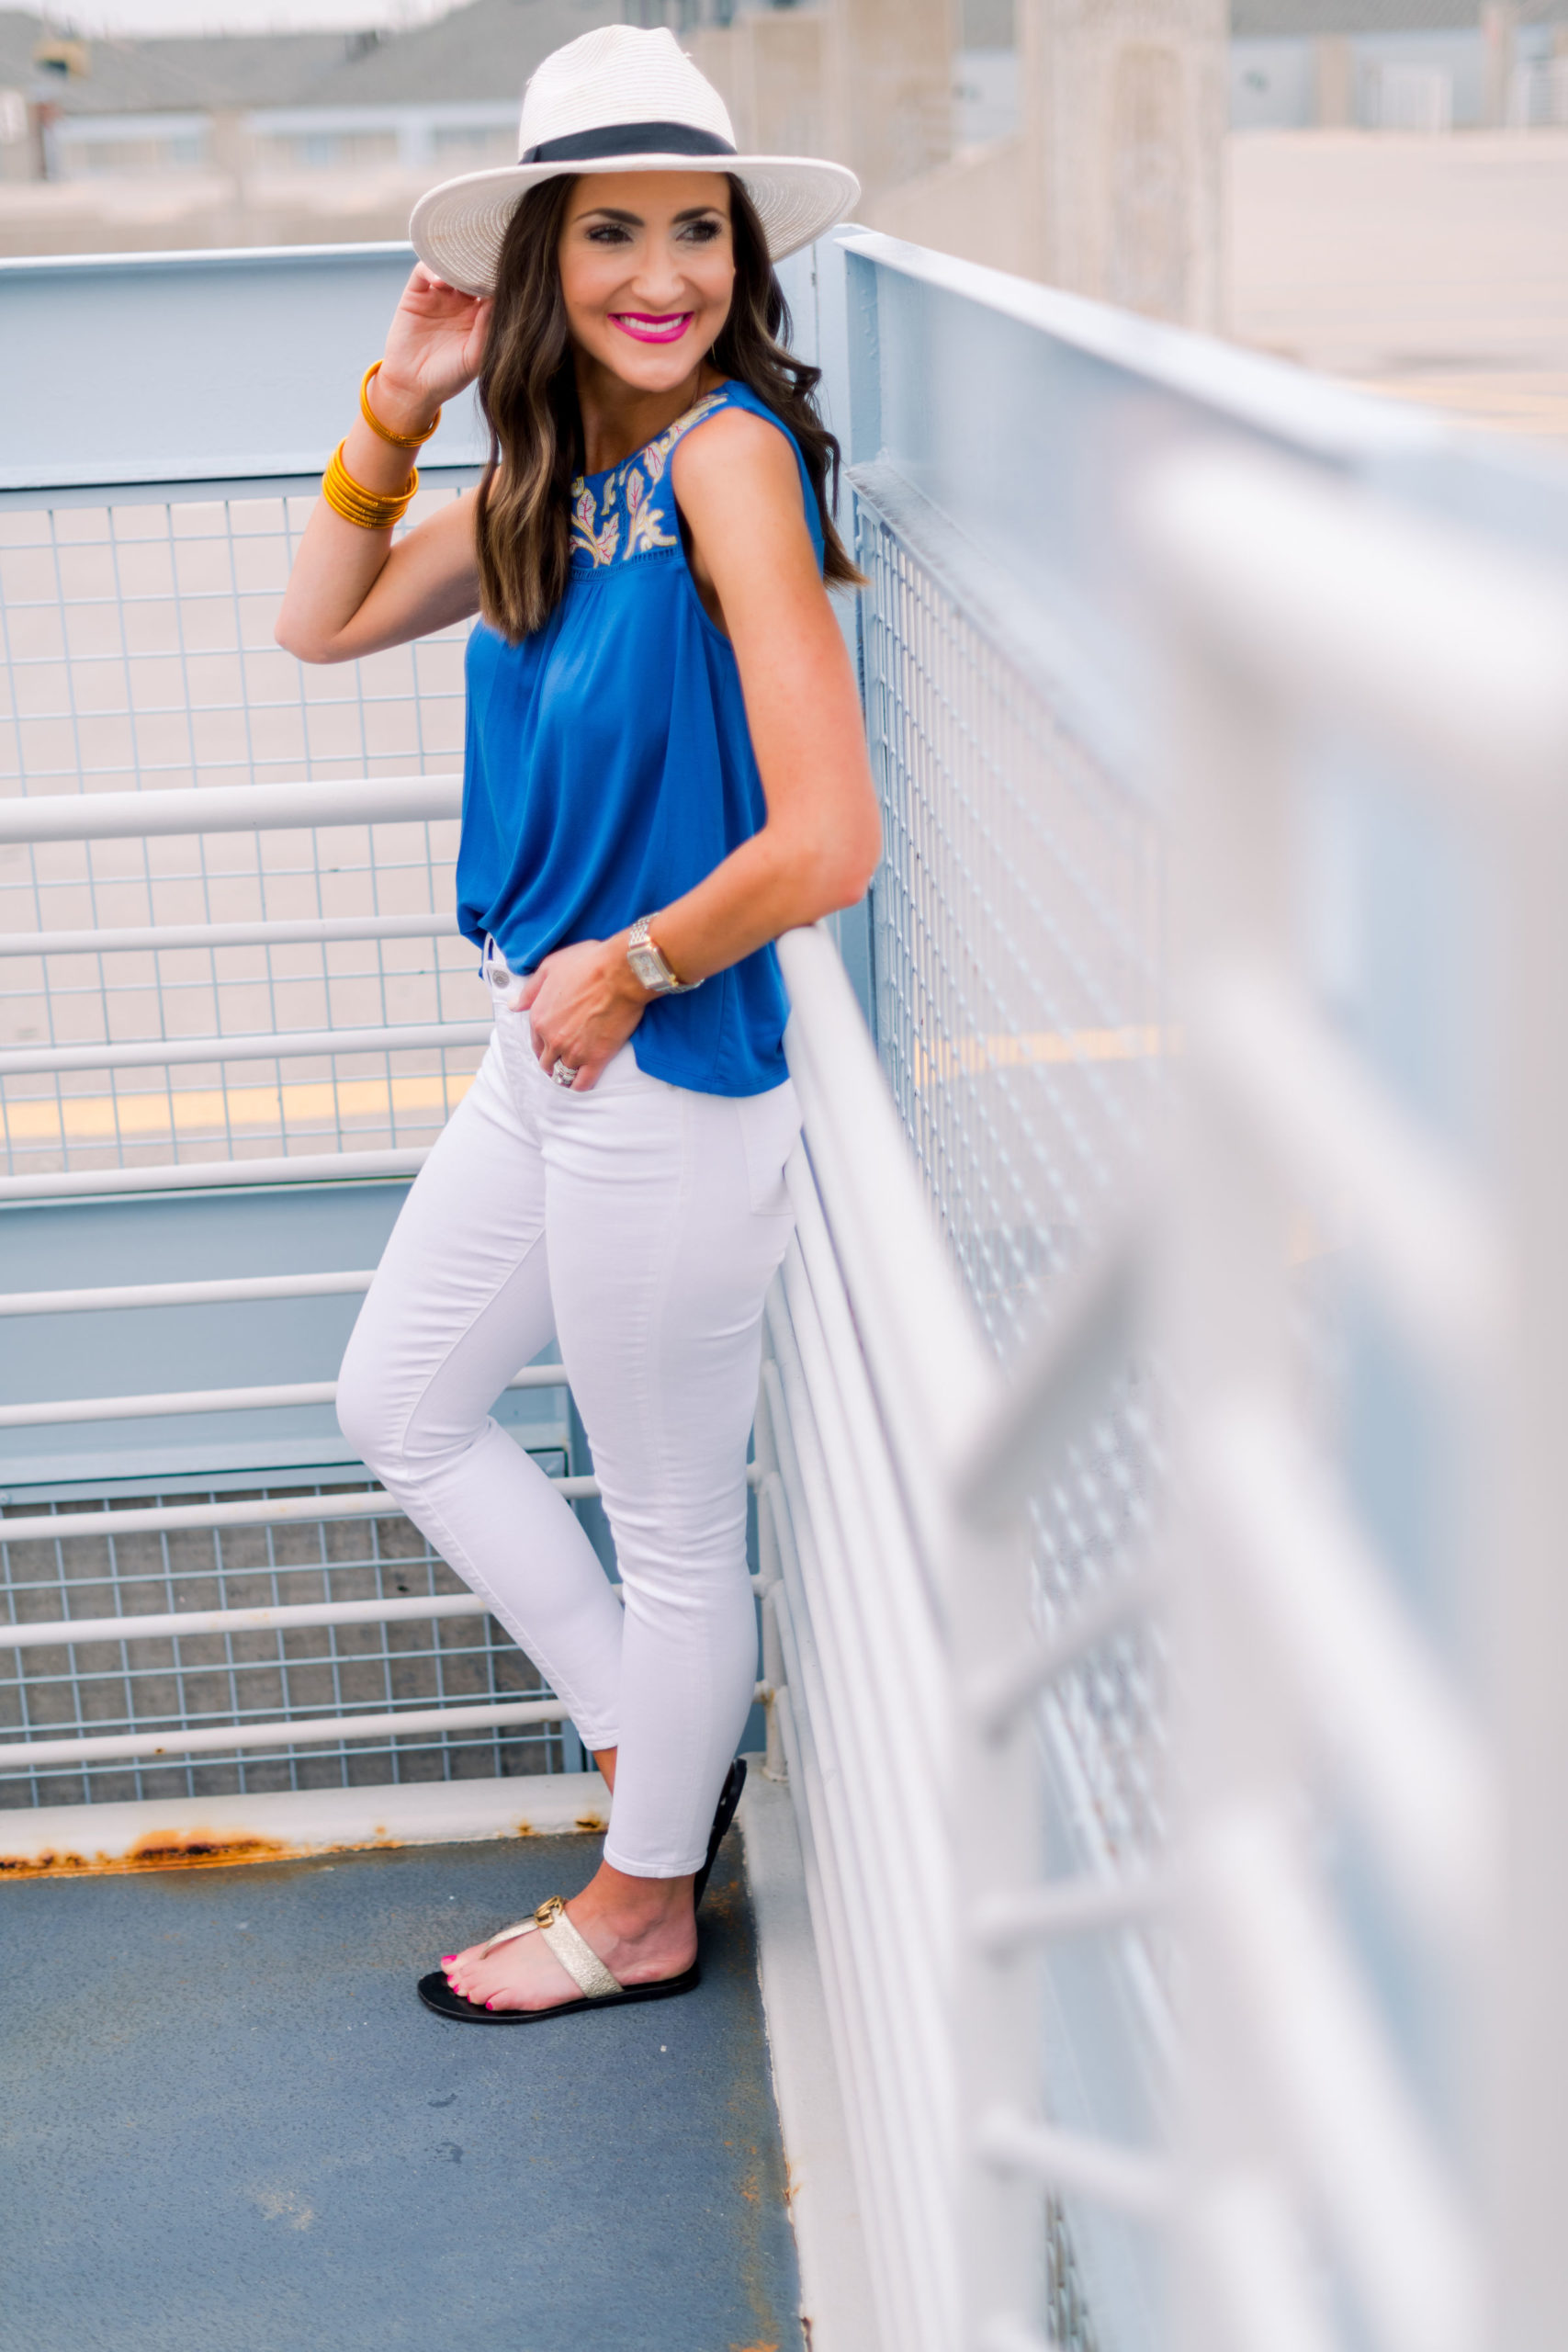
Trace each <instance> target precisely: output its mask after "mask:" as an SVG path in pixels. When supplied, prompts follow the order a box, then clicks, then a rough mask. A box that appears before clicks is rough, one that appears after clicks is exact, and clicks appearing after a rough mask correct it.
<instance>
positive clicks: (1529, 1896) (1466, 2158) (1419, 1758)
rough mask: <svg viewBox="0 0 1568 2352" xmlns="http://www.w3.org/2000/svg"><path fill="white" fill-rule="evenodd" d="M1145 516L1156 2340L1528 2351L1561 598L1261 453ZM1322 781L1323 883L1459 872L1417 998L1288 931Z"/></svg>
mask: <svg viewBox="0 0 1568 2352" xmlns="http://www.w3.org/2000/svg"><path fill="white" fill-rule="evenodd" d="M1145 517H1146V523H1145V527H1146V532H1147V544H1148V547H1149V549H1150V555H1151V561H1152V563H1153V565H1154V566H1155V568H1156V578H1157V594H1158V595H1159V597H1160V601H1161V603H1162V605H1163V606H1164V608H1165V610H1166V612H1167V613H1168V616H1169V636H1170V644H1171V650H1172V655H1173V662H1174V665H1175V668H1176V671H1177V674H1178V677H1179V695H1180V707H1181V711H1182V715H1183V732H1182V745H1181V760H1180V787H1181V789H1180V797H1179V802H1178V804H1177V808H1178V813H1177V818H1176V827H1177V833H1176V837H1177V839H1178V841H1179V844H1180V851H1181V863H1182V867H1183V872H1184V877H1185V887H1184V889H1183V892H1182V904H1181V908H1180V914H1179V923H1180V933H1181V941H1182V946H1181V961H1182V966H1183V972H1182V985H1181V991H1180V993H1181V999H1182V1001H1183V1005H1184V1010H1185V1015H1186V1040H1187V1056H1186V1058H1187V1067H1188V1070H1189V1073H1190V1077H1189V1082H1188V1085H1187V1088H1186V1097H1185V1099H1186V1120H1185V1140H1184V1147H1183V1150H1182V1154H1181V1160H1180V1167H1179V1174H1178V1177H1177V1180H1176V1199H1177V1208H1176V1213H1175V1216H1174V1218H1173V1221H1172V1230H1171V1259H1172V1264H1171V1276H1170V1283H1169V1291H1170V1297H1171V1303H1172V1344H1173V1348H1174V1350H1175V1351H1176V1355H1177V1360H1178V1362H1179V1366H1180V1385H1181V1393H1182V1398H1183V1426H1184V1443H1183V1446H1182V1456H1183V1463H1184V1476H1183V1479H1182V1517H1183V1522H1184V1523H1183V1528H1182V1532H1181V1534H1180V1537H1179V1559H1180V1564H1181V1571H1182V1573H1181V1577H1180V1590H1181V1596H1182V1598H1181V1618H1182V1651H1183V1659H1184V1668H1185V1677H1184V1679H1185V1688H1184V1689H1183V1691H1182V1692H1181V1695H1180V1699H1179V1710H1180V1731H1179V1753H1180V1756H1181V1765H1182V1781H1183V1791H1182V1800H1183V1812H1184V1815H1185V1820H1184V1827H1183V1835H1182V1845H1183V1847H1184V1849H1185V1865H1184V1866H1185V1871H1186V1876H1187V1892H1186V1898H1185V1903H1186V1918H1187V1931H1188V1936H1189V1940H1190V1985H1191V1998H1190V2005H1189V2018H1188V2031H1189V2036H1190V2079H1191V2085H1192V2095H1191V2102H1190V2112H1189V2117H1188V2128H1187V2135H1186V2138H1187V2159H1188V2172H1187V2178H1186V2186H1185V2194H1184V2198H1183V2202H1182V2205H1181V2208H1180V2221H1181V2233H1180V2244H1181V2250H1182V2258H1181V2260H1180V2261H1179V2265H1178V2269H1177V2277H1178V2280H1179V2328H1178V2332H1177V2338H1176V2340H1178V2341H1179V2342H1180V2343H1181V2344H1182V2345H1183V2346H1190V2347H1191V2352H1199V2347H1203V2352H1211V2347H1213V2346H1215V2345H1216V2344H1217V2343H1219V2342H1221V2341H1225V2342H1233V2341H1234V2342H1236V2343H1238V2344H1248V2345H1250V2344H1261V2343H1263V2342H1264V2341H1266V2340H1267V2341H1269V2342H1270V2343H1279V2344H1286V2343H1289V2344H1292V2345H1294V2344H1300V2345H1302V2346H1329V2345H1337V2344H1339V2343H1340V2342H1342V2341H1344V2340H1346V2337H1347V2336H1348V2338H1349V2340H1351V2341H1354V2342H1356V2343H1367V2344H1371V2345H1375V2346H1380V2347H1385V2352H1480V2347H1482V2346H1492V2347H1499V2352H1500V2347H1503V2346H1508V2347H1516V2346H1517V2347H1523V2346H1541V2347H1545V2346H1548V2345H1554V2344H1561V2343H1562V2342H1563V2341H1564V2340H1568V2263H1565V2262H1564V2260H1563V2257H1562V2238H1561V2228H1560V2222H1559V2217H1558V2215H1557V2211H1556V2209H1557V2205H1558V2201H1559V2192H1560V2188H1561V2184H1562V2179H1563V2178H1564V2177H1565V2173H1568V2120H1565V2111H1564V2106H1563V2100H1562V2089H1561V2086H1562V2080H1563V2071H1564V2064H1565V2061H1568V2022H1565V2012H1564V2005H1563V2001H1562V1981H1563V1976H1564V1973H1565V1970H1568V1871H1565V1868H1564V1864H1563V1860H1562V1821H1561V1802H1562V1790H1563V1787H1564V1786H1565V1785H1568V1707H1565V1706H1564V1703H1563V1679H1562V1666H1563V1659H1564V1657H1568V1645H1565V1643H1564V1634H1565V1631H1568V1623H1565V1620H1568V1601H1565V1593H1568V1588H1565V1586H1564V1580H1563V1575H1562V1563H1563V1557H1564V1550H1565V1546H1568V1477H1565V1473H1564V1460H1565V1456H1564V1449H1563V1445H1562V1428H1563V1422H1564V1416H1565V1414H1568V1347H1565V1339H1568V1278H1565V1277H1568V1267H1565V1262H1564V1251H1563V1241H1562V1235H1563V1215H1562V1166H1563V1159H1564V1147H1565V1145H1568V1078H1565V1074H1564V1057H1563V1053H1562V1037H1561V1014H1562V1006H1563V1005H1564V1004H1565V1003H1568V926H1565V923H1564V917H1563V909H1564V903H1565V885H1568V590H1565V589H1564V586H1563V583H1562V578H1561V576H1560V575H1559V574H1556V573H1554V572H1553V571H1550V570H1548V569H1547V568H1546V567H1545V566H1535V565H1531V564H1529V563H1528V562H1526V561H1524V560H1521V559H1518V558H1516V557H1513V556H1506V555H1503V554H1500V553H1499V552H1498V551H1497V550H1495V548H1487V547H1484V546H1482V545H1479V544H1477V543H1475V542H1473V541H1471V540H1467V539H1466V538H1464V537H1461V535H1459V534H1458V533H1454V532H1448V531H1444V530H1441V529H1438V528H1436V527H1434V526H1430V525H1427V524H1425V523H1423V522H1420V521H1418V520H1416V519H1414V518H1412V517H1410V516H1408V515H1398V514H1395V513H1393V512H1391V511H1390V510H1387V509H1383V510H1381V511H1380V510H1379V509H1378V508H1377V507H1375V506H1373V505H1372V504H1371V503H1370V502H1368V501H1366V500H1365V499H1358V498H1357V497H1355V496H1354V495H1353V494H1351V493H1349V492H1345V491H1343V490H1337V489H1335V488H1332V487H1329V486H1327V485H1325V484H1324V483H1322V482H1321V481H1314V480H1313V479H1312V478H1311V477H1310V476H1303V474H1302V473H1301V472H1300V471H1298V470H1296V469H1291V468H1289V467H1286V466H1284V465H1282V464H1269V463H1267V462H1264V461H1261V460H1256V459H1247V458H1239V457H1234V456H1227V457H1224V458H1220V457H1217V456H1209V457H1202V458H1200V457H1191V458H1186V459H1184V460H1180V461H1178V462H1176V463H1174V464H1173V465H1172V466H1171V467H1170V468H1169V469H1168V470H1167V471H1166V472H1165V473H1164V474H1163V475H1162V476H1159V477H1157V478H1156V481H1154V483H1153V484H1152V485H1151V487H1150V490H1149V492H1148V495H1147V499H1146V504H1145ZM1314 787H1315V790H1316V792H1317V795H1318V796H1319V797H1320V798H1321V797H1322V795H1323V794H1324V793H1325V791H1326V792H1327V793H1328V794H1330V795H1331V796H1333V797H1334V798H1335V799H1336V800H1337V814H1336V817H1335V819H1334V820H1333V821H1334V823H1335V825H1336V827H1337V833H1338V846H1337V860H1338V863H1339V865H1340V867H1341V878H1342V879H1343V878H1344V877H1345V874H1346V871H1347V870H1348V871H1349V872H1350V873H1353V870H1354V867H1355V865H1356V862H1357V854H1358V849H1359V847H1361V846H1363V845H1364V844H1365V842H1366V841H1367V840H1368V839H1369V838H1371V837H1374V836H1375V833H1376V830H1377V828H1378V827H1379V826H1380V825H1384V824H1387V823H1388V822H1389V821H1391V820H1392V821H1394V822H1397V823H1399V824H1400V825H1401V826H1402V829H1403V839H1404V845H1405V846H1404V857H1405V861H1406V868H1407V870H1406V873H1405V875H1404V887H1405V889H1406V891H1407V892H1408V893H1409V894H1411V897H1412V899H1414V902H1415V904H1416V907H1417V908H1419V907H1420V900H1421V893H1422V889H1423V882H1424V875H1423V868H1425V869H1426V876H1425V880H1426V887H1427V890H1428V891H1431V890H1432V889H1433V888H1434V884H1433V881H1432V878H1431V877H1432V876H1433V875H1434V873H1436V874H1438V875H1440V876H1446V877H1447V880H1446V882H1438V884H1437V885H1436V886H1435V887H1436V891H1437V895H1436V897H1435V898H1434V897H1429V898H1428V899H1427V905H1426V907H1425V909H1423V910H1422V911H1423V912H1424V913H1425V914H1426V916H1427V922H1426V923H1417V925H1416V926H1415V928H1414V931H1413V934H1412V935H1413V939H1414V949H1413V953H1414V956H1415V967H1414V969H1412V968H1406V970H1405V971H1404V974H1403V981H1404V993H1403V994H1399V993H1396V991H1397V989H1398V982H1399V980H1400V978H1401V975H1399V973H1398V972H1397V970H1396V969H1390V970H1388V971H1386V972H1385V973H1384V974H1383V976H1382V987H1381V988H1376V989H1368V988H1367V987H1366V985H1365V982H1364V981H1363V983H1362V987H1361V989H1360V990H1359V996H1360V1001H1359V1004H1358V1005H1356V1006H1355V1008H1354V1012H1352V1014H1351V1017H1350V1018H1349V1019H1347V1017H1346V1008H1345V1007H1344V1006H1343V1005H1341V1006H1340V1007H1338V1008H1334V1007H1333V1006H1332V998H1331V996H1330V998H1329V1000H1328V1001H1329V1005H1330V1010H1329V1011H1328V1012H1326V1013H1325V1009H1324V1008H1325V992H1324V972H1323V970H1322V958H1321V956H1319V957H1318V958H1317V959H1316V960H1317V962H1318V967H1319V968H1317V969H1315V970H1314V956H1313V953H1312V947H1311V934H1310V931H1309V932H1307V933H1304V934H1303V927H1302V925H1301V924H1300V922H1299V921H1297V920H1295V919H1293V913H1292V896H1293V895H1296V896H1298V898H1299V892H1300V887H1301V882H1300V877H1301V875H1302V872H1303V865H1304V863H1305V860H1306V858H1307V857H1308V856H1310V854H1311V852H1310V848H1309V847H1308V846H1307V844H1308V843H1309V842H1310V838H1311V825H1312V801H1313V797H1314ZM1303 815H1304V819H1305V823H1304V827H1303ZM1320 815H1321V811H1320ZM1317 878H1318V882H1319V887H1320V888H1324V887H1325V883H1326V882H1327V877H1325V876H1324V875H1323V874H1322V873H1321V872H1320V873H1319V875H1318V877H1317ZM1456 886H1457V888H1456ZM1438 910H1445V911H1446V912H1447V914H1448V917H1449V921H1448V922H1447V923H1446V924H1444V923H1441V922H1437V921H1433V920H1432V917H1433V916H1434V914H1435V913H1436V912H1437V911H1438ZM1409 911H1410V910H1409V907H1408V906H1407V907H1406V909H1405V910H1404V913H1405V920H1406V921H1407V922H1408V921H1409ZM1398 912H1399V910H1398V908H1397V904H1396V905H1395V907H1394V908H1393V909H1391V910H1385V920H1388V919H1390V918H1391V917H1395V916H1397V914H1398ZM1350 921H1351V922H1352V925H1353V922H1354V918H1353V917H1352V918H1350ZM1423 933H1424V935H1423ZM1366 944H1369V943H1366V942H1363V946H1365V945H1366ZM1407 946H1408V944H1407ZM1343 960H1344V956H1343V943H1341V945H1340V950H1339V961H1340V962H1341V964H1343ZM1423 963H1424V964H1425V971H1424V973H1423V972H1422V965H1423ZM1417 978H1423V979H1424V985H1423V986H1420V987H1419V988H1418V989H1416V992H1415V993H1410V990H1411V989H1412V983H1413V981H1414V980H1416V979H1417ZM1445 978H1448V979H1449V980H1450V981H1452V982H1454V983H1455V984H1456V985H1455V986H1454V987H1453V989H1452V990H1451V992H1450V991H1448V990H1446V989H1445ZM1341 985H1342V986H1343V974H1341ZM1396 1005H1397V1006H1398V1012H1397V1014H1396V1015H1394V1017H1391V1014H1393V1009H1394V1007H1395V1006H1396ZM1456 1007H1458V1008H1459V1009H1460V1012H1459V1017H1458V1018H1455V1017H1454V1012H1455V1008H1456ZM1336 1012H1337V1017H1335V1014H1336ZM1303 1206H1304V1207H1306V1208H1307V1209H1308V1210H1309V1211H1313V1212H1315V1213H1316V1214H1317V1215H1318V1216H1320V1217H1323V1218H1325V1219H1326V1220H1329V1221H1331V1223H1332V1227H1333V1229H1334V1233H1335V1237H1336V1241H1337V1257H1338V1258H1339V1261H1340V1264H1339V1268H1338V1272H1337V1292H1338V1301H1337V1328H1338V1331H1339V1345H1340V1349H1341V1351H1342V1368H1341V1371H1340V1374H1339V1381H1338V1386H1339V1394H1338V1396H1337V1398H1331V1399H1330V1400H1329V1401H1328V1402H1327V1404H1326V1408H1325V1402H1324V1400H1323V1399H1322V1398H1321V1397H1320V1399H1319V1401H1318V1406H1317V1408H1316V1409H1315V1410H1314V1408H1312V1406H1311V1404H1310V1403H1309V1402H1307V1401H1306V1397H1307V1392H1306V1391H1305V1389H1304V1388H1303V1381H1302V1378H1301V1365H1300V1340H1299V1336H1298V1331H1297V1329H1293V1328H1292V1327H1293V1325H1295V1324H1297V1322H1298V1316H1297V1315H1295V1314H1293V1313H1292V1300H1291V1296H1290V1281H1289V1277H1288V1275H1287V1271H1286V1253H1285V1250H1284V1248H1283V1247H1282V1240H1283V1236H1284V1234H1285V1232H1286V1230H1287V1228H1288V1227H1289V1225H1290V1223H1291V1220H1292V1216H1297V1217H1299V1216H1300V1214H1301V1212H1302V1210H1303ZM1358 1364H1359V1367H1360V1376H1359V1379H1358V1378H1357V1377H1356V1374H1357V1368H1358ZM1358 1406H1359V1413H1360V1414H1361V1415H1362V1416H1365V1417H1368V1418H1370V1419H1372V1421H1373V1426H1374V1430H1375V1432H1376V1437H1375V1441H1374V1442H1376V1443H1377V1447H1378V1451H1377V1453H1376V1455H1375V1456H1374V1458H1373V1459H1372V1461H1371V1463H1370V1464H1369V1463H1368V1462H1367V1460H1366V1459H1365V1454H1364V1448H1363V1447H1362V1446H1361V1445H1360V1444H1359V1442H1358V1439H1359V1432H1358V1431H1357V1430H1356V1428H1355V1426H1354V1423H1353V1421H1351V1420H1349V1419H1348V1418H1347V1408H1350V1410H1351V1411H1354V1410H1355V1408H1357V1407H1358ZM1358 1453H1361V1454H1362V1459H1361V1460H1360V1461H1359V1462H1358V1459H1357V1456H1358ZM1369 1470H1370V1472H1371V1475H1369Z"/></svg>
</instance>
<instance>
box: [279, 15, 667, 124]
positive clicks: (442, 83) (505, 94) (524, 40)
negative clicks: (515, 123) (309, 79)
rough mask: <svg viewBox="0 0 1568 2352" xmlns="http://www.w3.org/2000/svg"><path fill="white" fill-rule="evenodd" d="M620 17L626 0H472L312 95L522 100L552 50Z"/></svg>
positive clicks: (400, 101)
mask: <svg viewBox="0 0 1568 2352" xmlns="http://www.w3.org/2000/svg"><path fill="white" fill-rule="evenodd" d="M620 20H621V10H620V6H619V0H468V6H467V7H463V8H454V9H452V10H451V12H450V13H449V14H448V15H446V16H445V17H435V18H434V21H433V22H431V23H429V24H424V25H416V26H414V27H412V28H411V29H410V30H409V31H408V32H405V33H396V34H394V35H392V36H391V38H390V39H384V40H382V41H381V42H380V43H379V45H378V47H377V48H375V49H373V50H370V51H367V53H366V54H365V55H364V56H363V57H356V58H355V59H354V60H353V61H352V62H344V63H342V64H340V65H339V67H338V68H337V70H336V72H335V73H333V74H332V76H331V77H330V79H329V80H328V81H327V82H325V83H323V84H322V85H320V87H318V88H317V89H315V90H313V91H312V93H311V96H312V98H313V99H315V100H319V102H320V103H321V105H322V106H334V107H338V106H341V107H351V106H411V105H419V104H421V103H423V104H425V105H435V106H439V105H442V104H444V103H446V104H449V103H457V102H466V101H468V100H473V99H479V98H516V99H517V100H518V101H519V102H521V100H522V96H523V85H524V83H525V81H526V80H527V79H528V76H529V74H532V72H533V71H534V68H535V66H536V65H537V64H538V63H539V62H541V60H542V59H544V58H547V56H548V55H549V53H550V51H551V50H552V49H559V48H560V47H561V45H562V44H563V42H566V41H569V40H576V39H577V36H578V34H579V33H585V32H590V31H592V28H593V27H594V26H595V25H614V24H618V23H619V22H620Z"/></svg>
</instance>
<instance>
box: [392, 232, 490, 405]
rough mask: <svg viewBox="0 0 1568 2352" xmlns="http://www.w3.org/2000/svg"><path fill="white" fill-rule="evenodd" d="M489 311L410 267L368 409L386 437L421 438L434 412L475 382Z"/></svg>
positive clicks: (470, 296)
mask: <svg viewBox="0 0 1568 2352" xmlns="http://www.w3.org/2000/svg"><path fill="white" fill-rule="evenodd" d="M491 307H492V306H491V302H490V301H489V300H488V299H485V298H481V297H480V296H479V295H477V294H460V293H459V292H458V291H457V288H456V287H455V286H448V285H446V283H445V282H444V281H443V280H442V279H441V278H439V277H432V276H431V274H430V272H429V270H427V269H426V268H425V267H424V266H423V264H421V263H416V264H415V265H414V269H413V274H412V277H410V279H409V282H408V284H407V285H406V286H405V287H404V288H403V293H402V300H400V302H399V304H398V307H397V310H396V311H395V313H394V314H393V318H392V323H391V327H390V329H389V332H388V335H387V347H386V350H385V351H384V352H383V353H382V355H381V365H380V368H379V369H378V372H377V374H376V375H375V376H373V377H372V378H371V380H370V404H371V406H372V407H373V408H374V410H375V412H376V413H377V415H378V417H379V418H380V420H381V422H382V424H385V425H386V426H387V427H388V429H389V431H390V432H393V433H421V432H423V430H424V427H425V426H426V425H427V424H429V422H430V420H431V418H432V417H433V416H434V413H435V412H436V410H437V409H438V408H440V407H442V406H443V404H444V403H445V402H446V401H449V400H452V399H453V398H455V397H456V395H457V393H458V392H460V391H461V390H463V389H464V387H465V385H468V384H471V383H472V382H473V380H474V378H475V377H476V376H477V375H478V374H479V368H480V366H481V365H482V363H483V360H484V353H485V339H486V337H487V335H488V334H489V333H490V314H491Z"/></svg>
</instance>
